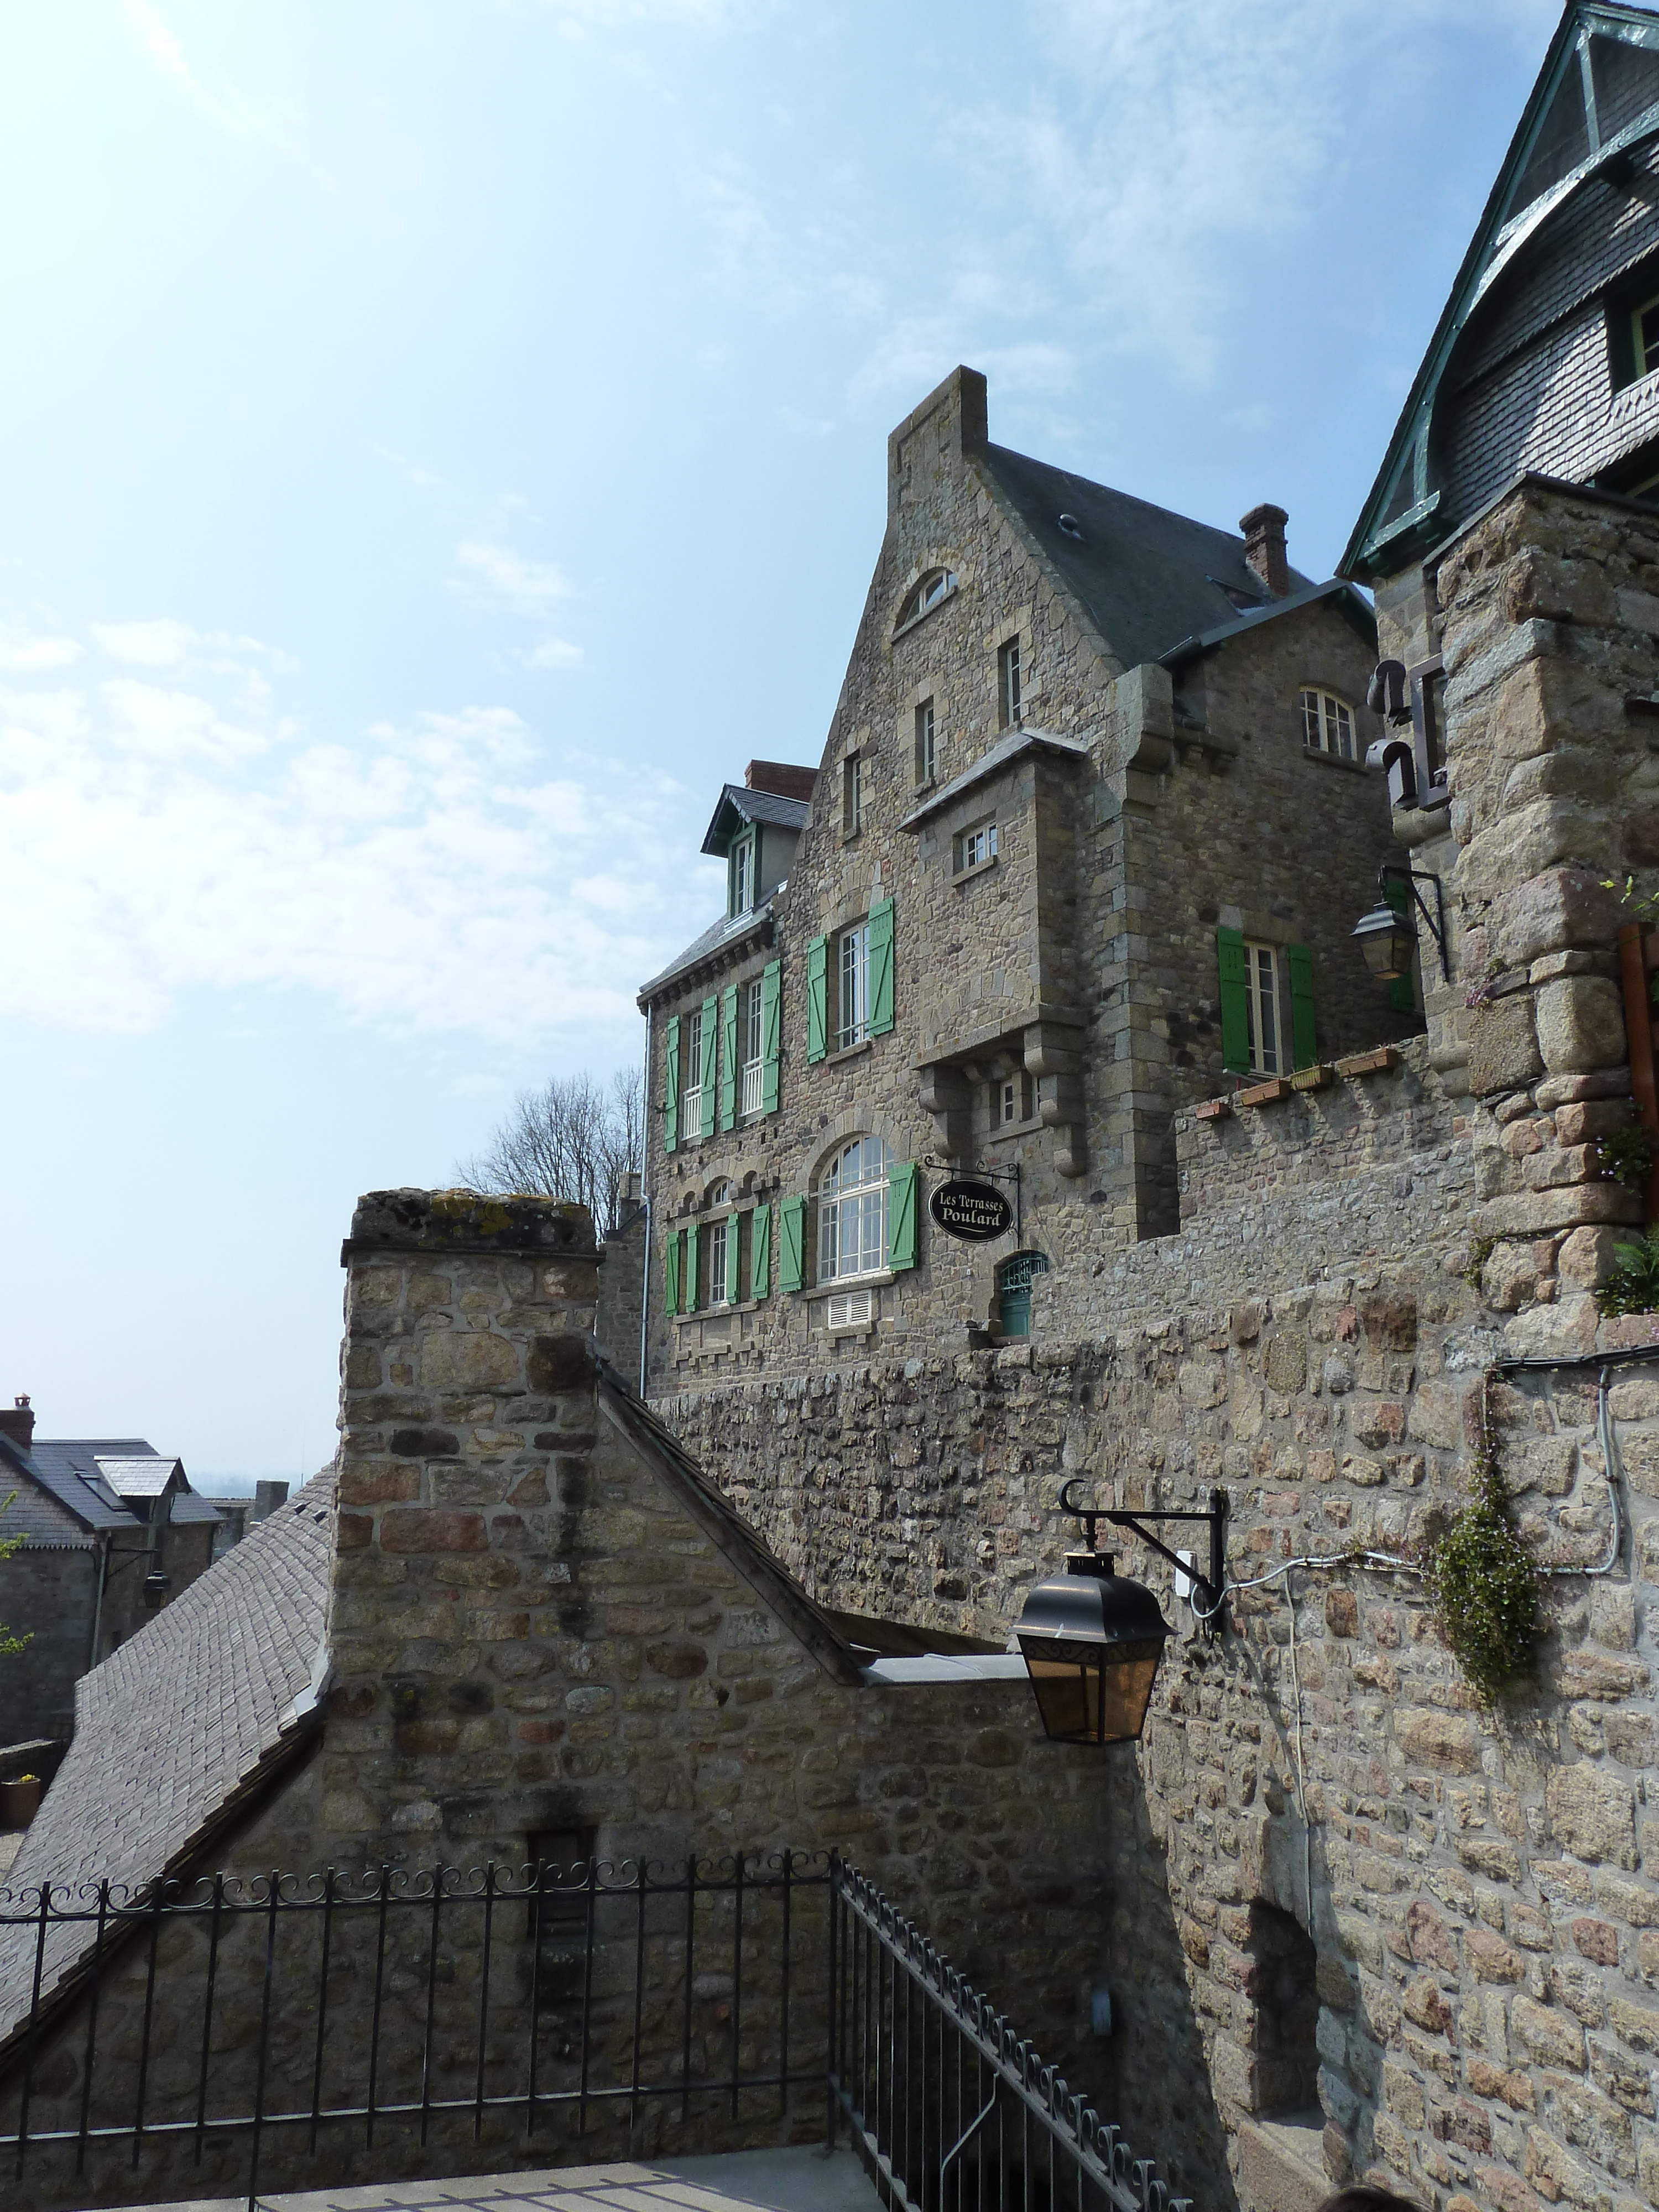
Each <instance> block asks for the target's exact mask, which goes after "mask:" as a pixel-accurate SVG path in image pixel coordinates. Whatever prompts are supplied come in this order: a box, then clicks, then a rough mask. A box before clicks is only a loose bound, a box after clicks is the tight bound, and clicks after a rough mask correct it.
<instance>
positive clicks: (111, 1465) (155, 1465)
mask: <svg viewBox="0 0 1659 2212" xmlns="http://www.w3.org/2000/svg"><path fill="white" fill-rule="evenodd" d="M96 1465H97V1468H98V1472H99V1474H101V1475H102V1476H103V1478H104V1480H105V1481H106V1483H108V1485H109V1486H110V1488H111V1489H112V1491H113V1492H115V1494H116V1496H117V1497H118V1498H159V1497H160V1496H161V1492H163V1491H164V1490H165V1489H166V1488H167V1485H168V1483H170V1482H171V1481H172V1480H173V1476H174V1475H175V1474H179V1472H180V1469H179V1462H178V1461H177V1460H176V1459H164V1458H163V1457H162V1456H161V1453H160V1452H149V1453H147V1454H145V1455H143V1457H142V1458H138V1459H111V1458H108V1457H106V1455H104V1454H103V1453H102V1452H100V1454H99V1455H98V1458H97V1461H96Z"/></svg>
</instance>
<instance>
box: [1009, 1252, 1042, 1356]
mask: <svg viewBox="0 0 1659 2212" xmlns="http://www.w3.org/2000/svg"><path fill="white" fill-rule="evenodd" d="M1047 1273H1048V1261H1047V1259H1046V1258H1045V1257H1044V1255H1042V1253H1041V1252H1016V1253H1015V1255H1014V1256H1013V1258H1012V1260H1005V1261H1003V1262H1002V1265H1001V1266H1000V1267H999V1268H998V1269H997V1331H998V1334H1000V1335H1002V1336H1029V1335H1030V1334H1031V1279H1032V1277H1033V1276H1035V1275H1046V1274H1047Z"/></svg>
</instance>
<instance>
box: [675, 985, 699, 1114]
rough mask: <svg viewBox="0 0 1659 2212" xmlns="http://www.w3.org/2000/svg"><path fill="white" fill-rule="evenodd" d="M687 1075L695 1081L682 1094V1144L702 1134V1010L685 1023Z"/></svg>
mask: <svg viewBox="0 0 1659 2212" xmlns="http://www.w3.org/2000/svg"><path fill="white" fill-rule="evenodd" d="M682 1049H683V1050H684V1054H685V1059H684V1063H683V1065H684V1068H685V1072H686V1073H687V1074H688V1075H689V1076H690V1077H691V1078H692V1080H691V1081H690V1083H688V1084H687V1085H685V1087H684V1090H683V1091H681V1092H680V1142H681V1143H682V1144H683V1145H684V1144H689V1143H690V1142H692V1141H693V1140H694V1139H696V1138H698V1137H700V1136H701V1135H702V1084H701V1083H700V1082H699V1081H697V1080H696V1078H698V1077H699V1076H700V1075H701V1074H702V1007H701V1006H699V1007H698V1009H697V1011H696V1013H695V1014H691V1015H689V1016H688V1017H687V1018H686V1022H685V1042H684V1046H683V1048H682Z"/></svg>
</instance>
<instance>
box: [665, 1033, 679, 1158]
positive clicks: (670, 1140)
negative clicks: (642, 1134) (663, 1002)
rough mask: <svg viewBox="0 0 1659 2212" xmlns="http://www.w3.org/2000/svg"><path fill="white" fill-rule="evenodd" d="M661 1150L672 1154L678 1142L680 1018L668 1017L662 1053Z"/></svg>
mask: <svg viewBox="0 0 1659 2212" xmlns="http://www.w3.org/2000/svg"><path fill="white" fill-rule="evenodd" d="M662 1069H663V1083H664V1086H665V1087H664V1091H663V1099H662V1148H663V1150H664V1152H673V1151H674V1150H675V1149H676V1147H677V1146H678V1144H679V1141H680V1018H679V1016H678V1014H672V1015H671V1016H670V1017H669V1022H668V1028H667V1030H666V1033H665V1038H664V1042H663V1053H662Z"/></svg>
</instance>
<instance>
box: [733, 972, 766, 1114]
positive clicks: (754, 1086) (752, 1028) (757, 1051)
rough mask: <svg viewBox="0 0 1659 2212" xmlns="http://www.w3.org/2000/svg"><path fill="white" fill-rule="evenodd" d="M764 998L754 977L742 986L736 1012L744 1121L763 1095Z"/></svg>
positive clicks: (758, 1106)
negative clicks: (741, 1065) (741, 1043)
mask: <svg viewBox="0 0 1659 2212" xmlns="http://www.w3.org/2000/svg"><path fill="white" fill-rule="evenodd" d="M764 1005H765V1000H764V995H763V986H762V982H761V979H760V977H759V976H758V975H757V976H756V977H755V978H754V979H753V981H751V982H748V983H745V984H744V987H743V1001H742V1005H741V1006H740V1008H739V1013H738V1028H739V1031H740V1033H741V1036H742V1039H743V1077H742V1083H741V1085H740V1091H741V1095H740V1097H739V1101H738V1113H739V1114H741V1115H744V1117H745V1118H746V1117H747V1116H748V1115H750V1114H758V1113H759V1112H760V1110H761V1104H762V1101H763V1097H764V1096H765V1092H764V1080H765V1069H764V1067H763V1061H764V1060H765V1057H766V1044H765V1030H764V1026H763V1024H764V1021H765V1013H764Z"/></svg>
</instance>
